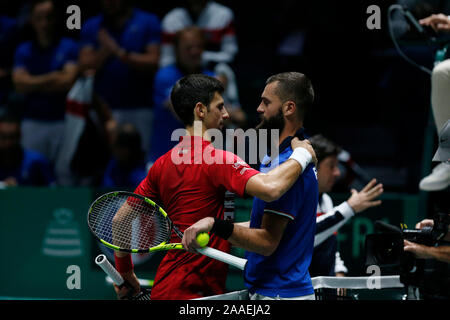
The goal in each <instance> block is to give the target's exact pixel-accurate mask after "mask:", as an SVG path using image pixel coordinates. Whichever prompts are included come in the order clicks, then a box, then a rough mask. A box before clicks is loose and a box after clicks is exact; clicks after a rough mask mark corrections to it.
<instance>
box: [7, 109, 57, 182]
mask: <svg viewBox="0 0 450 320" xmlns="http://www.w3.org/2000/svg"><path fill="white" fill-rule="evenodd" d="M20 136H21V131H20V120H19V119H18V118H17V117H15V116H12V115H9V114H3V115H1V116H0V185H2V186H17V185H19V186H20V185H23V186H49V185H51V184H53V183H54V180H55V179H54V175H53V171H52V168H51V166H50V163H49V161H48V159H46V158H45V157H44V156H43V155H41V154H39V153H37V152H35V151H32V150H27V149H24V148H23V147H22V146H21V144H20Z"/></svg>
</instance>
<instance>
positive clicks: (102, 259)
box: [95, 254, 125, 287]
mask: <svg viewBox="0 0 450 320" xmlns="http://www.w3.org/2000/svg"><path fill="white" fill-rule="evenodd" d="M95 263H96V264H97V265H98V266H99V267H100V268H102V269H103V271H105V273H106V274H107V275H108V276H109V277H110V278H111V279H112V280H113V281H114V283H115V284H116V285H118V286H119V287H120V286H121V285H123V284H124V282H125V281H124V280H123V278H122V276H121V275H120V273H119V272H118V271H117V270H116V268H114V267H113V265H112V264H111V263H110V262H109V261H108V259H107V258H106V256H105V255H104V254H100V255H98V256H97V257H96V258H95Z"/></svg>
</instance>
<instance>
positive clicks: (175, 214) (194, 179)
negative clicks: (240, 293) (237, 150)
mask: <svg viewBox="0 0 450 320" xmlns="http://www.w3.org/2000/svg"><path fill="white" fill-rule="evenodd" d="M257 173H259V171H257V170H254V169H252V168H251V167H250V166H249V165H248V164H247V163H245V162H244V161H243V160H242V159H241V158H239V157H238V156H237V155H235V154H233V153H231V152H227V151H224V150H220V149H215V148H214V147H213V146H212V144H211V142H209V141H206V140H203V139H202V137H198V136H186V137H183V138H182V140H181V142H180V143H179V144H178V145H177V146H175V147H174V148H173V149H172V150H171V151H169V152H168V153H166V154H165V155H163V156H161V157H160V158H158V160H156V162H155V163H154V164H153V166H152V167H151V168H150V171H149V173H148V175H147V177H146V178H145V179H144V180H143V181H142V182H141V183H140V184H139V186H138V187H137V188H136V190H135V193H138V194H141V195H143V196H146V197H148V198H151V199H153V200H154V201H155V202H156V203H158V204H159V205H161V206H162V207H163V208H164V210H165V211H166V212H167V213H168V215H169V217H170V219H171V220H172V221H173V223H174V224H175V225H176V226H177V227H178V228H179V229H180V230H181V231H184V230H185V229H186V228H188V227H189V226H191V225H192V224H194V223H195V222H197V221H198V220H200V219H202V218H205V217H217V218H220V219H223V215H224V200H225V192H226V190H229V191H231V192H234V193H236V194H237V195H238V196H241V197H242V196H243V195H244V193H245V185H246V183H247V181H248V179H250V178H251V177H252V176H254V175H255V174H257ZM171 242H180V239H179V238H178V237H177V236H176V235H175V233H172V240H171ZM208 246H210V247H213V248H216V249H218V250H221V251H224V252H230V244H229V243H228V242H227V241H225V240H223V239H221V238H219V237H217V236H215V235H211V239H210V242H209V244H208ZM227 271H228V265H226V264H225V263H222V262H220V261H217V260H214V259H211V258H209V257H206V256H203V255H201V254H193V253H189V252H186V251H183V250H170V251H168V252H167V254H166V256H165V257H164V259H163V260H162V262H161V264H160V265H159V267H158V270H157V272H156V277H155V284H154V286H153V288H152V293H151V298H152V299H154V300H158V299H164V300H174V299H183V300H184V299H193V298H199V297H204V296H210V295H215V294H222V293H224V292H225V282H226V275H227Z"/></svg>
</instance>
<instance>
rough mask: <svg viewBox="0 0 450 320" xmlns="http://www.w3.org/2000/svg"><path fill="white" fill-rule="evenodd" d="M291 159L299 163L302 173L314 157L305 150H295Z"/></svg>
mask: <svg viewBox="0 0 450 320" xmlns="http://www.w3.org/2000/svg"><path fill="white" fill-rule="evenodd" d="M289 159H293V160H295V161H297V162H298V163H299V164H300V165H301V166H302V172H303V171H304V170H305V168H306V167H307V166H308V164H309V163H310V162H311V161H312V156H311V154H310V153H309V152H308V150H306V149H305V148H295V149H294V151H293V152H292V154H291V156H290V157H289Z"/></svg>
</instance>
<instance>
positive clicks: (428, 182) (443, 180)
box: [419, 162, 450, 191]
mask: <svg viewBox="0 0 450 320" xmlns="http://www.w3.org/2000/svg"><path fill="white" fill-rule="evenodd" d="M449 185H450V164H448V163H446V162H442V163H440V164H438V165H437V166H436V167H434V169H433V171H432V172H431V174H429V175H428V176H426V177H424V178H423V179H422V180H421V181H420V183H419V189H420V190H423V191H438V190H443V189H445V188H447V187H448V186H449Z"/></svg>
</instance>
